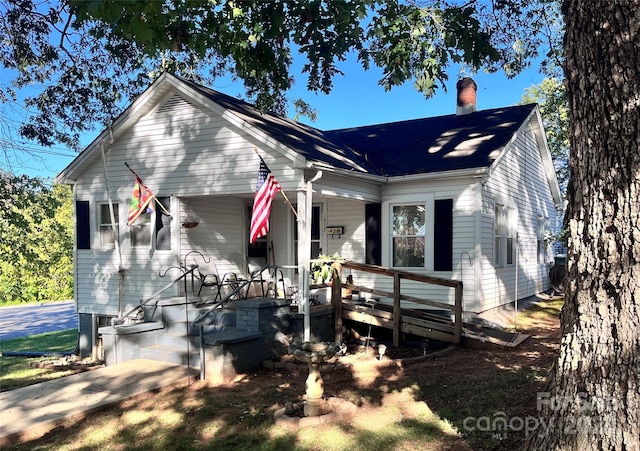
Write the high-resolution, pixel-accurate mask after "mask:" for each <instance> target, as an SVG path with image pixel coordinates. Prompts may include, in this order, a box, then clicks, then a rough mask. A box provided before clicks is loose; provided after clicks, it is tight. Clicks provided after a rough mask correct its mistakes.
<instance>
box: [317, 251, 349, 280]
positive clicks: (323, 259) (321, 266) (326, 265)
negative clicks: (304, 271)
mask: <svg viewBox="0 0 640 451" xmlns="http://www.w3.org/2000/svg"><path fill="white" fill-rule="evenodd" d="M336 260H342V258H341V257H340V256H339V255H338V254H335V255H333V256H331V257H330V256H328V255H320V256H318V258H317V259H315V260H313V261H312V263H311V283H314V284H317V285H321V284H325V283H328V282H329V281H330V280H331V264H332V263H333V262H334V261H336Z"/></svg>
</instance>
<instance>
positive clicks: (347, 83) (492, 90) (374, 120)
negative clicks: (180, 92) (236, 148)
mask: <svg viewBox="0 0 640 451" xmlns="http://www.w3.org/2000/svg"><path fill="white" fill-rule="evenodd" d="M343 71H344V72H345V76H336V77H335V79H334V89H333V91H332V92H331V94H329V95H325V94H315V93H309V92H307V91H306V89H305V83H304V77H303V76H300V77H299V82H298V85H297V86H295V87H294V89H293V91H292V92H291V95H290V96H291V98H302V99H304V100H305V101H306V102H307V103H309V104H310V105H311V106H312V107H313V108H314V109H316V111H317V113H318V118H317V121H316V122H313V123H312V122H310V121H309V120H307V119H306V118H303V119H301V121H302V122H305V123H308V124H309V125H312V126H314V127H317V128H319V129H322V130H330V129H338V128H347V127H353V126H359V125H372V124H380V123H386V122H394V121H401V120H407V119H416V118H421V117H432V116H441V115H447V114H453V113H455V106H456V92H455V91H456V89H455V83H456V79H457V78H458V75H459V69H457V68H452V69H451V70H450V71H448V73H449V77H450V79H449V81H448V83H447V92H445V91H443V90H438V92H437V93H436V95H435V96H434V97H432V98H430V99H428V100H427V99H425V98H424V96H423V95H422V94H420V93H418V92H416V91H415V90H414V88H413V85H412V84H411V83H407V84H405V85H403V86H399V87H396V88H394V89H392V90H391V91H388V92H385V90H384V89H383V88H382V87H381V86H379V85H378V83H377V81H378V79H379V78H380V72H379V71H377V70H375V69H372V70H370V71H364V70H362V69H361V68H360V66H359V65H358V64H356V63H355V62H354V63H346V64H345V67H344V69H343ZM466 75H470V74H466ZM471 76H472V77H473V79H474V80H475V82H476V83H477V85H478V95H477V108H478V109H479V110H484V109H489V108H498V107H503V106H509V105H514V104H516V103H518V102H519V101H520V99H521V97H522V95H523V93H524V91H525V89H526V88H528V87H530V86H532V85H535V84H539V83H540V82H541V81H542V80H543V78H544V77H543V75H542V74H540V73H538V71H537V67H534V68H532V69H529V70H527V71H525V72H523V73H522V74H520V75H518V76H517V77H515V78H513V79H508V78H507V77H506V76H505V75H504V74H503V73H495V74H487V73H477V74H473V75H471ZM212 88H213V89H216V90H218V91H220V92H223V93H226V94H229V95H233V96H235V95H236V94H237V93H240V92H242V89H243V87H242V85H241V84H240V83H236V84H234V83H231V82H228V81H225V80H220V81H219V82H216V83H215V84H214V85H213V86H212ZM291 115H293V113H291ZM97 134H99V131H96V132H93V133H87V134H85V135H83V137H82V144H83V145H88V144H89V143H91V141H92V140H93V139H94V137H95V136H97ZM49 151H50V152H52V153H51V154H40V156H41V157H42V161H37V160H33V159H31V158H28V157H24V158H23V159H22V161H21V162H16V163H14V167H13V170H14V171H15V172H18V173H25V174H27V175H29V176H32V177H36V176H38V177H44V178H49V177H50V178H53V177H55V176H56V174H57V173H58V172H60V171H61V170H62V169H64V168H65V167H66V166H67V165H68V164H69V163H70V162H71V161H72V159H73V157H74V154H73V152H71V151H70V150H68V149H65V148H63V147H61V146H58V147H54V148H53V149H49Z"/></svg>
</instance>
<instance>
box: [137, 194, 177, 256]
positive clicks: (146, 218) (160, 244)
mask: <svg viewBox="0 0 640 451" xmlns="http://www.w3.org/2000/svg"><path fill="white" fill-rule="evenodd" d="M158 204H162V206H163V207H164V209H162V208H161V207H160V206H159V205H158ZM150 207H151V208H150V209H147V210H146V211H145V212H143V213H142V214H140V216H138V219H136V222H135V223H133V224H132V225H131V226H130V227H129V238H130V240H131V247H139V248H145V249H149V248H155V249H156V250H171V219H170V217H169V216H167V215H166V214H165V212H164V210H166V211H167V212H169V211H171V210H170V208H171V197H169V196H161V197H157V198H156V199H155V200H154V201H153V202H151V204H150Z"/></svg>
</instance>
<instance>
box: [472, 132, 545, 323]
mask: <svg viewBox="0 0 640 451" xmlns="http://www.w3.org/2000/svg"><path fill="white" fill-rule="evenodd" d="M496 202H497V203H502V204H506V205H509V206H512V207H514V208H515V211H516V213H517V216H516V218H515V221H514V222H515V224H516V226H517V229H516V231H515V233H516V235H515V236H517V241H516V240H514V244H513V248H514V254H513V255H514V259H515V258H517V259H518V260H517V263H516V261H515V260H514V262H513V263H514V264H513V265H511V266H504V267H496V266H494V262H495V261H496V258H497V256H496V246H495V241H494V238H495V235H494V225H495V216H494V215H495V210H494V207H495V204H496ZM555 213H556V212H555V206H554V204H553V197H552V195H551V188H550V187H549V183H548V179H547V176H546V173H545V172H544V167H543V164H542V159H541V156H540V152H539V151H537V143H536V141H535V135H534V133H533V132H532V131H531V129H530V127H529V126H528V125H525V126H523V127H522V129H521V131H520V132H519V133H518V134H517V135H516V137H515V138H514V139H513V140H512V142H511V143H510V144H509V145H508V150H507V151H506V153H505V154H504V155H502V157H501V158H500V160H499V161H498V162H497V163H496V164H495V165H494V166H493V167H492V168H491V175H490V177H489V178H488V180H487V182H486V183H485V184H484V186H483V189H482V211H481V215H480V221H481V224H480V230H481V235H482V236H481V248H482V254H483V255H485V256H486V257H487V258H485V259H482V261H481V262H480V265H481V273H480V274H481V277H480V283H481V287H482V296H483V300H482V305H481V306H478V308H480V309H481V310H480V311H482V310H487V309H490V308H494V307H497V306H500V305H503V304H507V303H509V302H513V301H514V300H515V299H516V296H517V299H522V298H525V297H527V296H532V295H534V294H536V293H538V292H540V291H543V290H545V289H547V288H548V286H549V285H548V270H549V268H548V265H546V264H538V256H537V255H538V217H539V216H544V217H546V218H550V220H551V218H554V219H555ZM498 258H499V257H498ZM516 268H517V271H518V272H517V274H516ZM516 287H517V290H518V293H517V294H516V293H515V290H516Z"/></svg>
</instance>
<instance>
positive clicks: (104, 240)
mask: <svg viewBox="0 0 640 451" xmlns="http://www.w3.org/2000/svg"><path fill="white" fill-rule="evenodd" d="M98 216H99V221H98V222H99V223H98V234H99V235H100V246H103V247H113V246H115V242H116V233H117V231H118V221H119V214H118V204H117V203H113V216H114V218H115V223H116V228H115V230H116V233H114V230H113V227H112V225H111V212H110V211H109V204H108V203H101V204H98Z"/></svg>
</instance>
